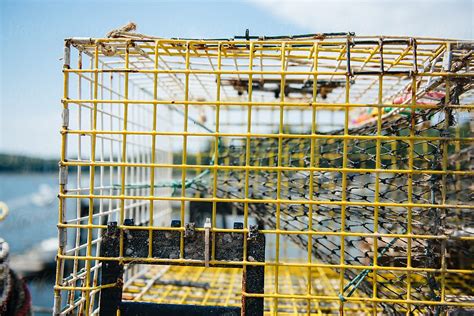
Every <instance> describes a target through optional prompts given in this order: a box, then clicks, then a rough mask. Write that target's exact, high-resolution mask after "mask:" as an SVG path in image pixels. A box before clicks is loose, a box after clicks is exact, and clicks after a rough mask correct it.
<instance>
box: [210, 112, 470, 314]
mask: <svg viewBox="0 0 474 316" xmlns="http://www.w3.org/2000/svg"><path fill="white" fill-rule="evenodd" d="M461 123H462V122H460V121H459V113H457V112H456V111H454V110H453V109H450V108H443V107H442V106H440V107H439V108H436V109H423V110H421V109H419V110H415V111H413V112H411V113H404V114H400V113H399V114H394V115H389V116H387V117H384V118H383V120H382V124H381V135H382V136H397V137H398V138H397V139H395V140H383V139H382V140H381V142H380V169H384V170H386V171H387V172H380V173H379V179H378V182H379V188H378V191H379V192H378V195H377V196H378V201H379V202H381V203H386V204H390V203H392V204H393V203H396V204H403V203H408V202H411V203H413V204H432V205H443V204H444V205H454V204H457V205H466V204H470V203H471V201H472V200H473V199H472V193H473V190H472V180H471V178H470V176H469V175H462V174H461V173H458V174H455V173H448V174H444V175H443V174H442V173H439V172H438V173H436V172H435V173H433V172H423V170H430V171H432V170H435V171H442V170H443V168H446V169H447V170H450V171H452V170H458V171H459V170H462V171H469V170H471V171H472V169H473V167H474V158H473V153H474V147H473V146H472V145H471V143H469V142H458V143H457V145H456V143H455V142H452V141H450V140H449V138H451V137H460V136H461V137H472V135H471V130H470V124H469V122H464V124H461ZM412 124H414V127H413V130H414V136H415V137H417V138H418V139H416V140H413V142H412V143H410V138H409V136H410V127H411V125H412ZM318 134H319V135H324V133H319V132H318ZM327 134H328V135H343V134H344V130H338V131H332V132H330V133H327ZM348 134H349V135H362V136H375V135H377V123H376V122H373V123H367V124H365V125H363V126H361V127H357V128H352V129H349V130H348ZM423 137H425V138H427V139H424V140H422V138H423ZM430 137H431V138H434V139H430ZM440 137H443V138H444V139H439V138H440ZM436 138H438V139H436ZM281 142H282V144H281V161H280V165H281V166H284V167H302V168H301V169H303V168H309V167H310V166H311V162H312V163H313V167H316V168H325V169H330V171H327V170H325V171H313V175H312V177H311V175H310V173H311V172H310V171H309V170H297V171H289V170H283V171H281V175H280V181H279V182H280V188H281V189H280V197H278V196H277V183H278V175H277V171H275V170H271V169H270V168H267V170H257V171H255V170H250V171H249V176H248V183H247V182H246V180H245V171H244V170H219V173H218V179H217V180H218V186H217V195H218V197H221V198H232V199H240V198H244V197H245V186H246V185H247V184H248V197H249V198H250V199H256V200H275V199H277V198H280V199H283V200H295V201H299V202H297V203H296V202H295V203H294V204H292V203H282V204H281V208H280V214H281V216H280V229H282V230H292V231H308V230H310V229H311V228H310V227H309V216H310V214H312V224H313V225H312V226H313V227H312V230H314V231H317V232H319V234H317V235H312V237H308V235H305V234H289V235H288V237H289V238H290V239H291V240H292V241H293V242H294V243H295V244H296V245H298V246H299V247H301V248H303V249H307V247H308V238H312V252H313V255H314V257H315V258H317V259H319V260H320V261H321V262H323V263H328V264H335V265H337V264H339V263H340V256H341V237H340V236H337V235H331V233H328V234H325V232H340V231H341V225H342V223H343V222H344V231H345V232H350V233H360V234H363V233H373V232H374V225H375V224H376V223H375V221H374V211H375V210H374V205H371V204H372V203H373V202H376V190H377V189H376V174H375V173H374V172H368V170H365V169H373V168H375V167H376V156H377V155H376V147H377V141H376V140H375V139H374V138H371V139H347V149H346V153H347V162H346V165H347V168H350V169H362V170H361V171H360V172H359V171H357V172H356V171H354V172H352V171H349V172H347V173H346V174H345V177H346V183H345V187H346V189H345V194H346V200H347V201H349V202H360V203H356V204H360V205H347V206H346V207H345V217H344V218H341V214H342V207H341V206H340V205H337V204H331V203H330V202H329V203H328V204H324V203H323V202H320V203H321V204H317V205H315V204H312V205H311V204H304V202H301V201H307V200H310V195H311V191H310V187H311V185H310V181H311V179H312V182H313V184H312V188H313V192H312V194H313V197H312V200H315V201H341V198H342V195H343V194H342V190H343V188H344V185H343V181H344V180H343V177H344V174H343V173H342V172H340V171H338V169H340V168H342V167H343V159H344V158H343V156H344V140H343V139H341V138H333V139H330V138H318V139H314V140H313V142H314V143H313V145H311V142H312V140H311V139H310V138H285V139H282V141H281ZM249 144H250V148H249V154H250V155H249V165H250V166H261V167H272V166H273V167H274V166H277V165H278V156H279V152H280V151H279V140H278V138H251V140H250V143H249ZM312 146H313V153H314V156H313V159H311V147H312ZM221 147H222V148H220V153H219V164H221V165H222V164H225V163H227V164H229V165H231V166H243V165H245V161H246V151H247V148H246V140H245V139H234V140H232V141H231V142H230V144H227V145H226V146H221ZM410 151H412V153H411V154H410ZM444 151H447V152H444ZM444 158H445V159H444ZM391 169H392V170H399V172H396V171H390V170H391ZM411 169H412V170H414V171H415V172H413V173H409V172H400V170H405V171H407V170H411ZM410 177H411V183H412V185H411V186H410V184H409V183H410ZM201 189H203V190H204V188H201ZM207 190H209V189H208V188H207ZM410 191H411V194H410ZM207 192H209V191H207ZM234 207H236V208H237V209H238V210H240V211H241V212H242V210H243V208H244V204H243V203H234ZM248 208H249V215H250V216H254V217H255V218H257V220H258V222H259V223H260V226H261V227H262V226H263V227H265V228H267V229H268V228H269V229H274V228H275V227H276V220H277V216H276V209H277V205H276V204H275V203H271V202H268V203H266V202H259V203H249V205H248ZM409 213H411V231H412V234H414V235H429V236H449V238H447V239H445V241H444V242H443V241H442V239H433V238H431V239H429V238H428V239H427V238H412V240H411V246H409V245H408V242H409V241H408V240H407V239H406V238H403V237H399V238H395V237H379V238H378V259H377V261H378V265H380V266H391V267H406V266H407V257H408V251H411V266H412V267H415V268H434V269H439V268H441V266H442V256H441V252H442V251H443V249H446V253H447V255H446V267H447V268H448V269H463V268H468V269H470V268H472V265H473V262H474V261H473V250H474V249H473V248H474V247H473V244H472V243H468V241H461V240H459V239H457V238H456V237H457V236H462V235H469V236H472V233H473V230H472V229H473V227H474V216H473V215H472V210H470V209H468V208H456V207H436V206H433V207H417V206H414V207H412V208H411V210H409V209H408V208H407V207H404V206H402V205H392V206H387V205H385V206H379V207H378V221H377V225H378V232H379V233H382V234H407V233H408V232H409V231H408V230H409V228H408V221H409V219H408V218H409ZM373 239H374V237H367V236H357V235H356V236H346V237H345V238H344V262H345V264H347V265H359V266H360V265H371V264H372V262H373V256H374V252H373V247H374V241H373ZM344 275H345V278H346V280H347V284H348V285H347V286H346V290H347V291H346V292H345V293H344V295H347V296H349V295H351V294H352V293H351V290H354V289H357V290H360V291H363V292H364V293H365V294H366V295H369V296H371V295H372V291H373V276H372V273H369V270H360V269H350V268H346V269H344ZM441 277H442V276H441V274H440V273H438V272H426V271H422V272H421V271H414V272H412V273H411V299H412V300H440V295H441ZM446 277H447V278H449V276H446ZM452 277H455V278H462V277H463V275H455V276H452ZM357 280H360V282H359V283H358V284H356V283H357V282H356V281H357ZM471 281H472V280H471ZM466 282H467V283H466ZM466 282H465V283H463V282H461V284H469V280H466ZM461 287H462V285H461ZM461 292H462V293H463V294H462V295H465V296H472V295H474V291H473V289H472V287H468V288H464V289H462V291H461ZM348 293H349V294H348ZM377 297H379V298H385V299H406V298H407V274H406V272H402V271H399V272H397V271H394V270H390V271H388V270H379V271H378V273H377ZM450 299H451V300H460V299H461V297H460V296H459V297H456V296H454V297H450ZM381 306H382V307H383V309H384V311H385V312H387V313H392V314H396V313H398V312H397V310H399V308H400V306H397V305H396V304H381ZM412 309H413V310H419V311H423V312H427V311H428V310H429V309H431V310H432V311H434V310H436V309H438V310H439V309H440V308H439V307H429V306H420V305H413V307H412Z"/></svg>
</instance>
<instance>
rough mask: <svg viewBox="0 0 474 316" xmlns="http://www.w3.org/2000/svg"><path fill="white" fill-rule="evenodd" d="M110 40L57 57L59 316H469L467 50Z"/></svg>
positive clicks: (392, 43)
mask: <svg viewBox="0 0 474 316" xmlns="http://www.w3.org/2000/svg"><path fill="white" fill-rule="evenodd" d="M109 35H110V36H109V37H107V38H103V39H90V38H72V39H67V40H66V41H65V54H64V70H63V72H64V98H63V100H62V103H63V109H64V110H63V126H62V130H61V135H62V151H61V162H60V177H59V178H60V194H59V200H60V206H59V222H58V229H59V240H60V247H59V252H58V259H57V278H56V285H55V308H54V310H55V314H57V315H60V314H61V315H62V314H76V313H79V314H99V315H116V314H118V313H120V315H136V314H143V315H145V314H156V315H160V314H163V315H171V314H176V315H202V314H210V315H296V314H301V315H322V314H340V315H342V314H347V315H368V314H380V315H382V314H383V315H385V314H390V315H399V314H410V315H417V314H420V315H427V314H436V315H439V314H450V313H453V315H454V314H456V313H462V312H468V311H472V310H474V292H473V287H472V285H473V284H474V258H473V245H474V243H473V241H474V236H473V234H474V222H473V220H474V216H473V213H472V212H473V208H474V205H473V203H472V200H473V199H472V196H473V184H472V175H473V173H474V171H473V166H474V161H473V153H474V152H473V150H474V147H473V143H472V142H473V140H474V138H473V135H472V131H473V126H472V113H471V111H472V108H473V100H474V97H473V89H472V88H473V76H474V73H473V71H472V67H473V58H474V56H473V53H472V51H473V46H474V44H473V43H472V42H468V41H454V40H444V39H428V38H405V37H383V38H380V37H359V36H355V35H354V34H352V33H331V34H329V33H328V34H307V35H302V36H292V37H287V36H281V37H278V36H275V37H254V36H250V35H249V34H248V33H247V34H246V35H245V36H242V37H238V36H237V37H235V38H232V39H206V40H200V39H162V38H156V37H152V36H146V35H142V34H138V33H132V32H129V31H123V30H122V31H116V32H112V33H110V34H109ZM456 315H457V314H456Z"/></svg>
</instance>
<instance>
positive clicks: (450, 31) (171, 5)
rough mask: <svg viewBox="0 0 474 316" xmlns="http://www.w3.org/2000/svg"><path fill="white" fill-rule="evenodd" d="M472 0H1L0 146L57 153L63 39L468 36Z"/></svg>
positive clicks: (9, 149)
mask: <svg viewBox="0 0 474 316" xmlns="http://www.w3.org/2000/svg"><path fill="white" fill-rule="evenodd" d="M473 10H474V0H451V1H437V0H426V1H406V0H398V1H392V0H373V1H355V0H352V1H349V0H346V1H337V0H332V1H329V0H328V1H319V0H313V1H298V0H293V1H292V0H287V1H282V0H280V1H278V0H247V1H189V0H188V1H178V0H176V1H144V0H135V1H120V0H114V1H107V0H103V1H92V0H89V1H85V0H74V1H68V0H63V1H47V0H43V1H33V0H30V1H26V0H16V1H8V0H0V20H1V21H0V45H1V49H0V87H1V90H0V153H14V154H25V155H30V156H40V157H45V158H57V157H58V156H59V148H60V135H59V129H60V124H61V123H60V122H61V103H60V100H61V95H62V73H61V67H62V62H61V60H60V58H61V56H62V52H63V39H64V38H67V37H74V36H80V37H103V36H105V34H106V33H107V32H108V31H110V30H111V29H114V28H117V27H119V26H121V25H124V24H126V23H127V22H129V21H133V22H135V23H136V24H137V25H138V32H140V33H144V34H150V35H155V36H161V37H193V38H206V37H210V38H213V37H219V38H222V37H224V38H228V37H233V36H234V35H243V34H244V32H245V29H247V28H248V29H250V33H251V35H287V34H302V33H322V32H334V31H337V32H341V31H342V32H347V31H353V32H355V33H356V34H360V35H409V36H430V37H431V36H432V37H449V38H460V39H473V30H474V21H473V19H474V18H473V16H474V12H473Z"/></svg>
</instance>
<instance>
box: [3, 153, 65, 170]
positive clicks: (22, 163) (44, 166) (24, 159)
mask: <svg viewBox="0 0 474 316" xmlns="http://www.w3.org/2000/svg"><path fill="white" fill-rule="evenodd" d="M57 170H58V160H57V159H42V158H33V157H28V156H21V155H9V154H0V172H54V171H57Z"/></svg>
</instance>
